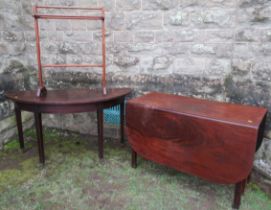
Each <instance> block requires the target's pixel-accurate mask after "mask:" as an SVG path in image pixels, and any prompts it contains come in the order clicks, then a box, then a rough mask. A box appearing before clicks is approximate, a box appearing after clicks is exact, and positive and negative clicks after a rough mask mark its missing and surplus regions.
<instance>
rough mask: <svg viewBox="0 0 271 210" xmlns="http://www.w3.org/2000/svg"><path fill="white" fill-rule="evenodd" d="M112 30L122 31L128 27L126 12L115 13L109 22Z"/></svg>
mask: <svg viewBox="0 0 271 210" xmlns="http://www.w3.org/2000/svg"><path fill="white" fill-rule="evenodd" d="M109 26H110V28H111V29H113V30H116V31H120V30H123V29H124V28H125V27H126V15H125V14H124V12H113V13H112V14H111V19H110V21H109Z"/></svg>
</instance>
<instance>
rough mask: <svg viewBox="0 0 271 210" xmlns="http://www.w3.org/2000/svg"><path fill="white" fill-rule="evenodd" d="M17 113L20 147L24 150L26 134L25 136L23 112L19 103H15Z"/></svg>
mask: <svg viewBox="0 0 271 210" xmlns="http://www.w3.org/2000/svg"><path fill="white" fill-rule="evenodd" d="M15 115H16V122H17V129H18V137H19V143H20V148H21V149H22V150H23V149H24V136H23V126H22V114H21V110H20V108H19V107H18V106H17V105H15Z"/></svg>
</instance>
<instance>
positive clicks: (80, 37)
mask: <svg viewBox="0 0 271 210" xmlns="http://www.w3.org/2000/svg"><path fill="white" fill-rule="evenodd" d="M63 40H64V41H69V42H89V41H92V40H93V33H92V32H90V31H65V32H64V36H63Z"/></svg>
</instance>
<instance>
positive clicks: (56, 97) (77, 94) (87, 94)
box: [5, 88, 132, 105]
mask: <svg viewBox="0 0 271 210" xmlns="http://www.w3.org/2000/svg"><path fill="white" fill-rule="evenodd" d="M131 91H132V90H131V89H130V88H112V89H108V91H107V92H108V93H107V95H103V94H102V91H101V89H87V88H84V89H69V90H47V95H46V96H44V97H37V96H36V91H33V90H30V91H12V92H7V93H6V94H5V96H6V97H7V98H8V99H10V100H12V101H14V102H17V103H24V104H33V105H35V104H36V105H75V104H76V105H79V104H91V103H100V102H106V101H110V100H114V99H117V98H120V97H124V96H126V95H128V94H129V93H131Z"/></svg>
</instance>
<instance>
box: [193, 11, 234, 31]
mask: <svg viewBox="0 0 271 210" xmlns="http://www.w3.org/2000/svg"><path fill="white" fill-rule="evenodd" d="M191 22H192V23H193V24H195V25H197V26H199V27H205V28H217V27H219V28H229V27H234V26H235V11H234V10H232V9H222V8H211V9H204V10H194V11H193V12H192V13H191Z"/></svg>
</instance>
